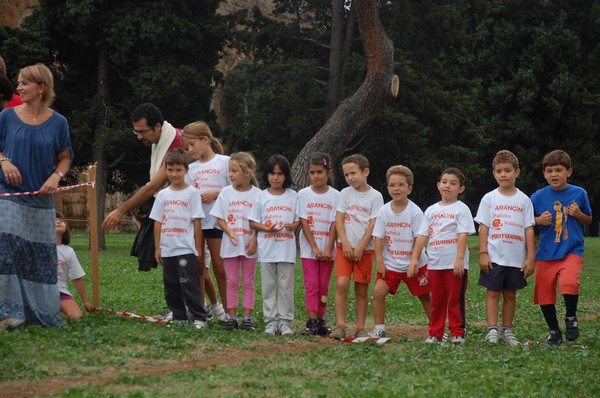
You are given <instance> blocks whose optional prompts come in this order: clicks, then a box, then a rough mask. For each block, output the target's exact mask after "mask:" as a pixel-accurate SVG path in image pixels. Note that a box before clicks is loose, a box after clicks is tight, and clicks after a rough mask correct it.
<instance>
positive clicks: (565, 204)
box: [531, 150, 592, 346]
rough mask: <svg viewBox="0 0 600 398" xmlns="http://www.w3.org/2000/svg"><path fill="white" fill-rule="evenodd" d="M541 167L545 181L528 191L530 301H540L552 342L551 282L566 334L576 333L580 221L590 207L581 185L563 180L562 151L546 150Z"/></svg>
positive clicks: (558, 338)
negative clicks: (532, 245) (532, 238)
mask: <svg viewBox="0 0 600 398" xmlns="http://www.w3.org/2000/svg"><path fill="white" fill-rule="evenodd" d="M542 170H543V172H544V178H545V179H546V181H547V182H548V186H546V187H544V188H541V189H539V190H537V191H536V192H535V193H534V194H533V195H531V201H532V202H533V208H534V213H535V222H536V224H537V225H538V226H539V228H540V243H539V247H538V250H537V253H536V257H535V259H536V262H535V284H534V295H533V302H534V304H539V305H540V308H541V310H542V314H543V315H544V319H545V320H546V323H547V324H548V328H549V329H550V335H549V336H548V339H547V340H546V344H548V345H555V346H556V345H560V344H561V343H562V332H561V331H560V327H559V326H558V318H557V316H556V285H557V283H558V285H559V286H560V293H561V294H562V295H563V298H564V301H565V309H566V314H565V326H566V338H567V340H569V341H574V340H576V339H577V338H578V337H579V323H578V320H577V303H578V301H579V293H580V280H579V278H580V275H581V271H582V269H583V249H584V239H583V229H582V227H581V226H582V224H583V225H587V224H589V223H591V222H592V209H591V207H590V202H589V199H588V196H587V193H586V191H585V190H584V189H583V188H581V187H578V186H575V185H572V184H569V183H568V178H569V177H571V174H572V173H573V168H572V167H571V157H570V156H569V155H568V154H567V153H566V152H564V151H561V150H554V151H552V152H549V153H547V154H546V155H545V156H544V159H543V160H542Z"/></svg>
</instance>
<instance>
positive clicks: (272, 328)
mask: <svg viewBox="0 0 600 398" xmlns="http://www.w3.org/2000/svg"><path fill="white" fill-rule="evenodd" d="M277 329H278V327H277V322H275V321H273V322H269V323H268V324H267V327H266V328H265V333H266V334H270V335H271V336H275V335H276V334H277Z"/></svg>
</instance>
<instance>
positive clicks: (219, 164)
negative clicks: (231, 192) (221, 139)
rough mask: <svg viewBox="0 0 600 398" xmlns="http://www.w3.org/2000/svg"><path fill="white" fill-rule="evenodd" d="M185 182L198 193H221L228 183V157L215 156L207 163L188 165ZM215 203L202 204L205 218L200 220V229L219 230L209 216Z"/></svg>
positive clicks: (212, 218)
mask: <svg viewBox="0 0 600 398" xmlns="http://www.w3.org/2000/svg"><path fill="white" fill-rule="evenodd" d="M185 181H186V182H187V183H188V184H190V185H192V186H193V187H194V188H196V189H197V190H198V191H199V192H200V193H203V192H209V191H219V192H220V191H221V190H222V189H223V188H225V187H226V186H227V185H231V182H230V181H229V156H226V155H219V154H216V155H215V156H214V157H213V158H212V159H211V160H209V161H208V162H199V161H196V162H194V163H191V164H190V168H189V170H188V173H187V175H186V176H185ZM214 204H215V201H212V202H209V203H204V202H203V203H202V210H204V214H205V216H206V217H205V218H204V220H202V229H213V228H219V226H218V225H217V220H216V219H215V217H214V216H211V215H210V211H211V210H212V207H213V205H214Z"/></svg>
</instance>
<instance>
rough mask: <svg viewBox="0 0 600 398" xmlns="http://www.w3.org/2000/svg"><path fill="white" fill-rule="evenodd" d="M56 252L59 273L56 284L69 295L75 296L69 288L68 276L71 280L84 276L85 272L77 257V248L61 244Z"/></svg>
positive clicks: (60, 290)
mask: <svg viewBox="0 0 600 398" xmlns="http://www.w3.org/2000/svg"><path fill="white" fill-rule="evenodd" d="M56 254H57V256H58V275H57V279H56V285H57V286H58V291H59V292H61V293H64V294H68V295H69V296H73V295H72V294H71V292H69V289H68V288H67V277H68V278H69V280H71V281H72V280H74V279H79V278H83V277H84V276H85V272H84V271H83V268H82V267H81V264H80V263H79V260H78V259H77V255H76V254H75V250H73V248H72V247H71V246H67V245H60V246H56Z"/></svg>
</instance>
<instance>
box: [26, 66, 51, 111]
mask: <svg viewBox="0 0 600 398" xmlns="http://www.w3.org/2000/svg"><path fill="white" fill-rule="evenodd" d="M19 74H20V75H21V77H22V78H24V79H27V80H30V81H32V82H36V83H37V84H40V85H44V86H45V89H44V90H43V91H42V94H41V99H42V102H43V103H44V104H46V105H50V104H52V101H54V78H53V77H52V72H51V71H50V69H48V67H47V66H46V65H44V64H35V65H30V66H26V67H24V68H23V69H21V70H20V71H19Z"/></svg>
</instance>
